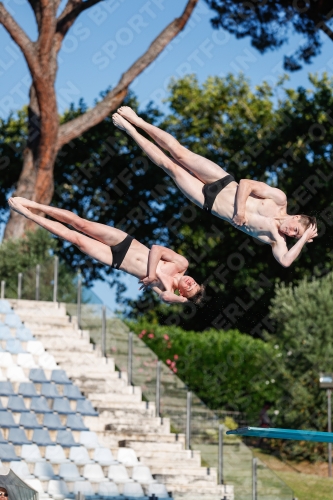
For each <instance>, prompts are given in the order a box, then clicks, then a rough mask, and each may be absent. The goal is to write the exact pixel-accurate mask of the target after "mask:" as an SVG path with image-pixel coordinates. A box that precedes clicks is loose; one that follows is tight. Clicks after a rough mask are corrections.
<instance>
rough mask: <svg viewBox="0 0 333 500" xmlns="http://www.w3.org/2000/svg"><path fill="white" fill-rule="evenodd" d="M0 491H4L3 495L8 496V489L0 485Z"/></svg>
mask: <svg viewBox="0 0 333 500" xmlns="http://www.w3.org/2000/svg"><path fill="white" fill-rule="evenodd" d="M0 492H1V493H4V494H5V497H8V491H7V490H6V488H4V487H3V486H0Z"/></svg>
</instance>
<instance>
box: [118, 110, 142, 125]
mask: <svg viewBox="0 0 333 500" xmlns="http://www.w3.org/2000/svg"><path fill="white" fill-rule="evenodd" d="M117 111H118V113H119V114H120V115H121V116H123V117H124V118H126V120H128V121H129V122H131V123H133V125H137V126H139V125H140V122H141V121H142V118H140V117H139V116H138V115H137V114H136V112H135V111H133V109H132V108H130V107H129V106H121V108H118V110H117Z"/></svg>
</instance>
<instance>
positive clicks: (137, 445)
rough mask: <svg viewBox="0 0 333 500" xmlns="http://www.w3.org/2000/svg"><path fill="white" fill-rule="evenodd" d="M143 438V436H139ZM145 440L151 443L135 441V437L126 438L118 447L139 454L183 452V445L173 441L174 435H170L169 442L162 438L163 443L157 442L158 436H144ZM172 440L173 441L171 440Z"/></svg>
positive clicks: (159, 437)
mask: <svg viewBox="0 0 333 500" xmlns="http://www.w3.org/2000/svg"><path fill="white" fill-rule="evenodd" d="M141 436H143V435H141ZM145 436H146V439H147V438H149V439H152V441H147V440H141V439H140V440H137V439H136V436H135V435H133V436H132V437H128V438H127V439H125V440H124V441H122V442H121V443H120V444H119V446H125V447H127V448H133V450H135V451H137V452H138V453H140V451H141V450H142V451H143V452H144V451H150V452H155V451H157V452H162V451H168V452H170V453H171V452H172V451H179V450H183V443H182V442H179V441H176V440H175V434H170V441H168V442H167V441H166V440H165V439H164V437H165V436H163V442H158V440H160V439H161V436H159V435H158V434H146V435H145ZM172 438H173V441H172V440H171V439H172Z"/></svg>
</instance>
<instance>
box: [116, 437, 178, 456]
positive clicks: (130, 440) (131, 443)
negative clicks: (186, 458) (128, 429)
mask: <svg viewBox="0 0 333 500" xmlns="http://www.w3.org/2000/svg"><path fill="white" fill-rule="evenodd" d="M114 434H115V433H114ZM160 439H161V436H159V435H158V434H155V433H153V432H147V433H146V434H131V433H128V434H127V436H126V437H124V438H123V439H122V440H121V441H119V442H120V444H119V446H125V447H128V448H133V449H134V447H135V446H136V449H137V450H138V451H140V453H146V452H149V453H155V451H157V452H158V450H154V449H150V448H149V447H146V448H142V447H141V444H142V443H143V442H147V443H154V442H156V440H160ZM163 442H164V443H178V444H180V447H179V448H177V449H179V450H184V446H185V434H173V433H172V432H170V434H166V435H165V436H163ZM163 451H165V450H163ZM166 451H168V450H166ZM169 451H170V452H172V451H174V450H173V449H170V450H169Z"/></svg>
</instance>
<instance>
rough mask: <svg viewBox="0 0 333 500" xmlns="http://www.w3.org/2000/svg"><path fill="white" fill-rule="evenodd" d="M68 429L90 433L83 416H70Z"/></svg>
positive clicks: (67, 423) (67, 424)
mask: <svg viewBox="0 0 333 500" xmlns="http://www.w3.org/2000/svg"><path fill="white" fill-rule="evenodd" d="M66 427H68V428H69V429H71V430H72V431H89V429H88V427H86V426H85V425H84V422H83V420H82V417H81V415H68V417H67V422H66Z"/></svg>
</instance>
